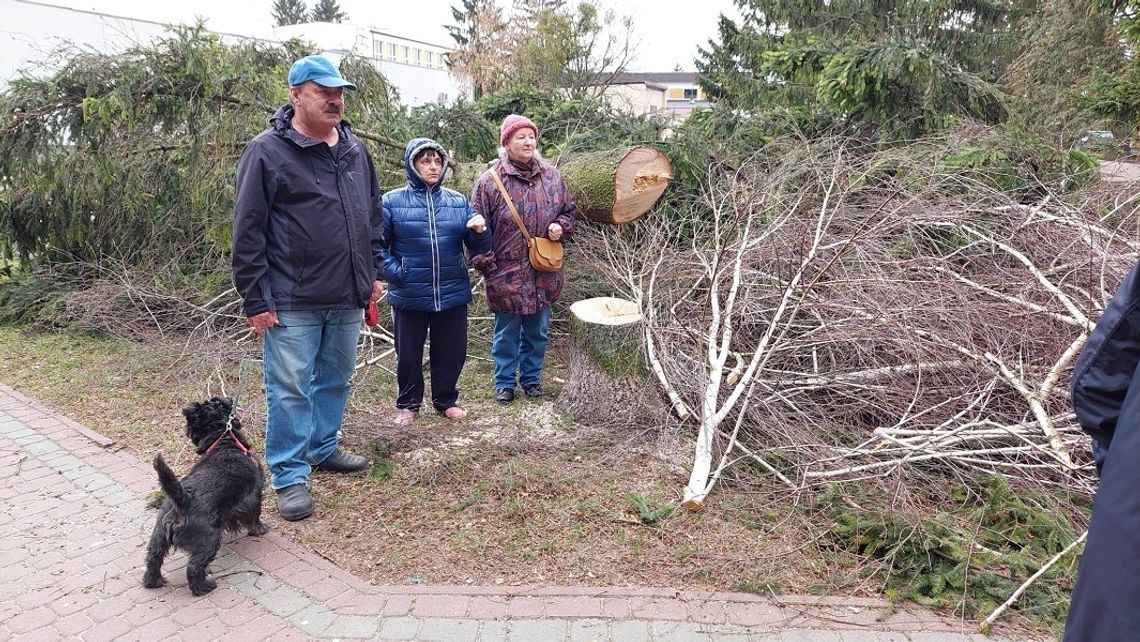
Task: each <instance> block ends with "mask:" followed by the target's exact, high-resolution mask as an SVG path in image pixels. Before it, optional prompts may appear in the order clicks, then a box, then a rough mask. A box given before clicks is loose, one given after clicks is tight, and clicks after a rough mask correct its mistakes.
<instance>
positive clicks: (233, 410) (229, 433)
mask: <svg viewBox="0 0 1140 642" xmlns="http://www.w3.org/2000/svg"><path fill="white" fill-rule="evenodd" d="M249 361H250V359H242V360H241V362H240V363H238V384H237V390H236V392H235V394H234V396H233V397H232V400H231V401H230V415H229V416H228V417H226V430H225V432H223V433H222V434H221V436H219V437H218V438H217V439H215V440H214V443H212V444H210V447H209V448H207V449H206V452H205V453H204V454H203V456H205V455H209V454H210V451H211V450H213V449H214V448H217V446H218V444H220V443H222V441H223V440H224V439H225V438H226V437H230V438H231V439H233V440H234V443H235V444H237V447H238V450H241V451H242V452H243V453H245V454H246V455H248V456H249V458H250V459H252V458H253V453H252V452H250V450H249V448H246V446H245V444H243V443H241V440H240V439H238V436H237V435H236V434H234V418H235V417H237V411H238V400H239V399H241V393H242V389H243V387H244V386H245V364H246V363H247V362H249Z"/></svg>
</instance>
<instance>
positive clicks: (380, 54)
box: [372, 38, 384, 60]
mask: <svg viewBox="0 0 1140 642" xmlns="http://www.w3.org/2000/svg"><path fill="white" fill-rule="evenodd" d="M372 57H373V58H375V59H377V60H381V59H383V58H384V41H383V40H380V39H379V38H374V39H373V40H372Z"/></svg>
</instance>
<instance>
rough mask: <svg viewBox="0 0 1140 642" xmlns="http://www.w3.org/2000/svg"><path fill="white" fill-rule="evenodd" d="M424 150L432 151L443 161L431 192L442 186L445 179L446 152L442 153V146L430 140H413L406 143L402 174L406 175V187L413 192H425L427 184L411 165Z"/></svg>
mask: <svg viewBox="0 0 1140 642" xmlns="http://www.w3.org/2000/svg"><path fill="white" fill-rule="evenodd" d="M425 149H434V150H435V151H436V153H438V154H439V157H440V158H441V159H442V160H443V169H442V170H441V171H440V173H439V180H438V181H436V183H435V185H433V186H432V189H433V191H434V190H437V189H439V188H440V187H442V186H443V179H445V178H447V160H448V158H447V152H446V151H444V149H443V145H440V144H439V143H437V142H435V141H434V140H432V139H430V138H413V139H412V140H410V141H408V146H407V147H405V148H404V173H406V174H407V175H408V186H409V187H411V188H412V189H415V190H426V189H427V183H425V182H424V179H422V178H420V175H419V174H417V173H416V168H415V167H414V166H413V165H412V159H413V158H415V157H416V154H419V153H420V152H421V151H423V150H425Z"/></svg>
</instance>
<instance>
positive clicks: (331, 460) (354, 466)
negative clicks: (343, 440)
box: [316, 446, 368, 473]
mask: <svg viewBox="0 0 1140 642" xmlns="http://www.w3.org/2000/svg"><path fill="white" fill-rule="evenodd" d="M316 469H317V470H327V471H328V472H330V473H359V472H360V471H362V470H368V460H367V459H365V458H363V457H361V456H360V455H351V454H349V453H346V452H344V451H343V450H341V449H340V446H337V447H336V449H335V450H333V451H332V454H331V455H329V456H328V457H326V458H325V460H324V461H322V462H321V463H319V464H317V466H316Z"/></svg>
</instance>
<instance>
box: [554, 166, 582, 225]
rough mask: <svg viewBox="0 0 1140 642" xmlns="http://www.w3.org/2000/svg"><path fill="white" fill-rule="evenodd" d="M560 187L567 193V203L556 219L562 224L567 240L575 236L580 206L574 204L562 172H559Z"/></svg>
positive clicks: (563, 192)
mask: <svg viewBox="0 0 1140 642" xmlns="http://www.w3.org/2000/svg"><path fill="white" fill-rule="evenodd" d="M558 188H559V189H560V190H562V194H564V195H565V203H566V204H565V205H564V206H563V207H562V211H561V212H559V213H558V216H556V217H555V218H554V220H555V221H556V222H557V223H558V224H559V225H561V226H562V240H566V239H568V238H570V237H572V236H574V227H575V225H577V223H578V206H577V205H575V204H574V197H573V196H571V194H570V190H569V188H567V187H566V181H564V180H563V179H562V173H561V172H559V173H558Z"/></svg>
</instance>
